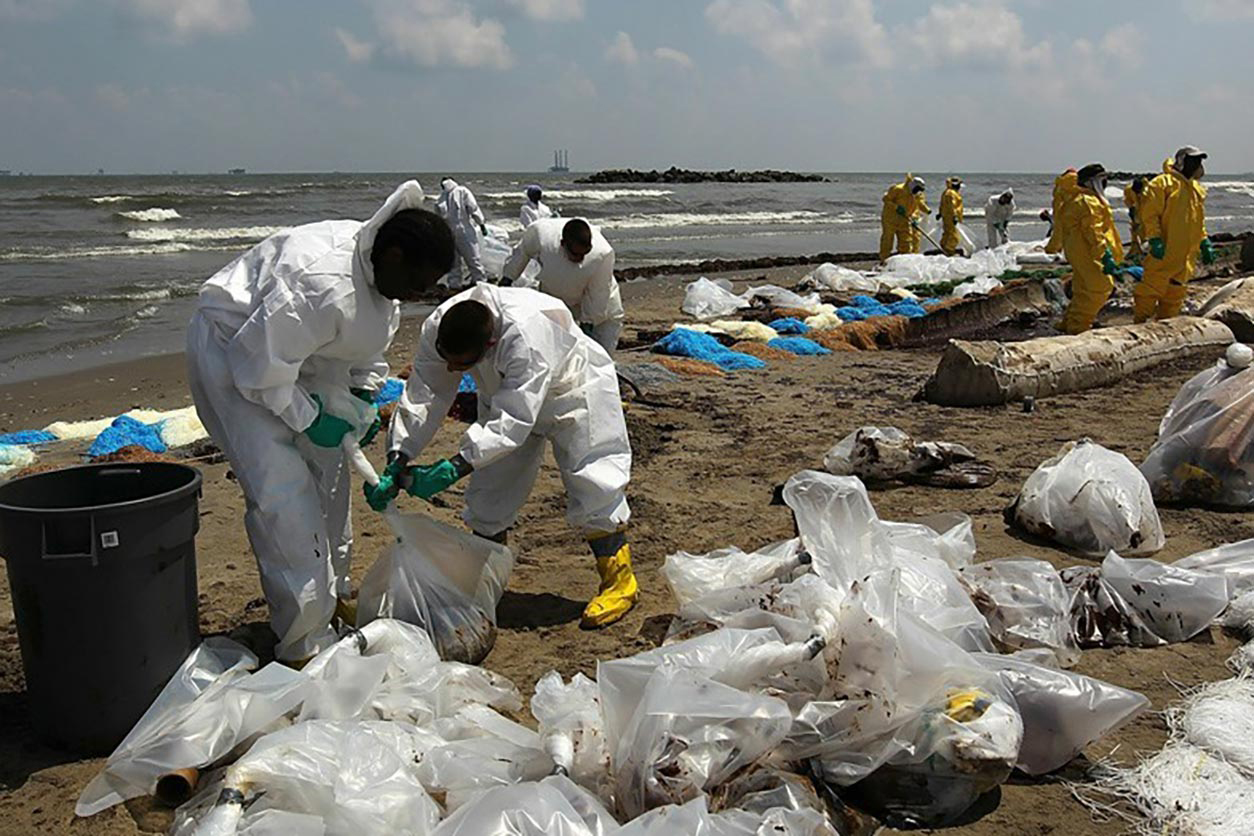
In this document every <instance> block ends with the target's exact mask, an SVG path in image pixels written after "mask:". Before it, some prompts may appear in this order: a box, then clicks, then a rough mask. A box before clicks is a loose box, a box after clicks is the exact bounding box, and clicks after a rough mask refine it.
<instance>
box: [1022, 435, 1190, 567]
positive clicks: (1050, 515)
mask: <svg viewBox="0 0 1254 836" xmlns="http://www.w3.org/2000/svg"><path fill="white" fill-rule="evenodd" d="M1006 516H1007V519H1008V520H1010V521H1012V522H1014V523H1015V524H1016V525H1018V526H1019V527H1020V528H1022V529H1024V530H1025V531H1028V532H1030V533H1031V534H1035V535H1036V536H1038V537H1041V538H1043V539H1045V540H1052V541H1055V542H1057V543H1061V544H1062V545H1064V546H1070V547H1072V548H1076V549H1079V550H1081V551H1083V552H1085V553H1087V554H1093V555H1104V554H1106V553H1107V552H1109V551H1112V550H1114V551H1118V552H1121V553H1125V554H1146V553H1151V552H1156V551H1158V550H1159V549H1161V548H1162V547H1163V544H1164V543H1165V542H1166V541H1165V538H1164V537H1163V528H1162V523H1161V522H1159V519H1158V510H1157V509H1156V508H1155V507H1154V497H1153V496H1152V495H1151V493H1150V487H1149V483H1147V482H1146V481H1145V477H1144V476H1142V475H1141V472H1140V471H1139V470H1137V469H1136V466H1135V465H1133V464H1132V462H1130V461H1128V458H1127V457H1126V456H1124V455H1122V454H1120V453H1115V452H1113V451H1111V450H1107V449H1106V448H1105V447H1102V446H1101V445H1100V444H1098V443H1096V442H1094V441H1092V440H1090V439H1082V440H1080V441H1078V442H1072V443H1068V444H1065V445H1064V446H1063V447H1062V449H1061V450H1059V452H1058V454H1057V455H1056V456H1054V457H1053V458H1052V459H1050V460H1049V461H1047V462H1045V463H1044V464H1042V465H1041V466H1040V467H1038V468H1037V469H1036V471H1035V472H1034V473H1032V475H1031V476H1029V477H1028V479H1027V481H1026V482H1025V483H1024V484H1023V489H1022V490H1021V491H1020V492H1019V496H1018V497H1017V498H1016V499H1015V501H1014V503H1013V504H1012V505H1011V506H1010V507H1009V508H1008V509H1007V511H1006Z"/></svg>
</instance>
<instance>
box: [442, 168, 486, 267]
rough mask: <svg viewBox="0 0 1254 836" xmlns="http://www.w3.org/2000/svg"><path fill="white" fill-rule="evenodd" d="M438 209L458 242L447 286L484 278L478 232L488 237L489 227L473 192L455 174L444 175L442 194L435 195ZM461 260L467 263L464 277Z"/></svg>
mask: <svg viewBox="0 0 1254 836" xmlns="http://www.w3.org/2000/svg"><path fill="white" fill-rule="evenodd" d="M435 211H437V212H439V213H440V217H442V218H444V220H446V221H448V225H449V228H450V229H452V230H453V240H454V242H456V244H457V256H456V257H455V258H454V259H453V268H452V270H451V272H450V273H449V278H448V286H449V287H450V288H452V289H454V290H458V289H460V288H463V287H466V286H467V285H472V284H477V283H479V282H481V281H483V280H484V278H485V274H484V268H483V258H482V256H481V254H480V245H479V236H480V235H482V236H483V237H484V238H487V237H488V228H487V225H486V223H485V221H484V217H483V210H482V209H480V208H479V202H478V201H476V200H475V195H474V193H473V192H471V191H470V189H468V188H466V187H465V186H463V185H461V184H459V183H458V182H457V181H456V180H454V179H453V178H452V177H445V178H444V179H443V180H441V181H440V196H439V197H438V198H436V201H435ZM462 262H465V263H466V273H467V276H466V279H465V281H463V280H462Z"/></svg>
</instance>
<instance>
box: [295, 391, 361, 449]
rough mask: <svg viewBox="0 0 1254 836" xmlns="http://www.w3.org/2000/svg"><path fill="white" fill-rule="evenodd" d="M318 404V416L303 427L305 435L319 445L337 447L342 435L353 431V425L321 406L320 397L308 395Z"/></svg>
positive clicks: (342, 437) (342, 438)
mask: <svg viewBox="0 0 1254 836" xmlns="http://www.w3.org/2000/svg"><path fill="white" fill-rule="evenodd" d="M310 397H311V398H313V401H314V403H316V404H317V405H318V417H317V418H315V419H314V422H313V423H312V424H310V425H309V426H308V427H307V428H306V429H305V435H306V436H308V437H309V440H310V441H312V442H313V443H314V444H316V445H318V446H319V447H328V448H330V447H339V446H340V442H341V441H343V440H344V436H346V435H348V434H349V433H350V432H352V431H353V425H352V424H350V423H349V422H347V421H345V420H344V419H343V418H340V417H338V416H336V415H332V414H331V413H329V412H327V411H326V410H325V409H323V408H322V398H320V397H318V396H317V395H310Z"/></svg>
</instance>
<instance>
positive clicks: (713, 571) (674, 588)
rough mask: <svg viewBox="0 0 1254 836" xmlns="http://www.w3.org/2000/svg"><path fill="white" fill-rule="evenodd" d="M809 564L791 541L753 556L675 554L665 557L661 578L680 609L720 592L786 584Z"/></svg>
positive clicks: (736, 552)
mask: <svg viewBox="0 0 1254 836" xmlns="http://www.w3.org/2000/svg"><path fill="white" fill-rule="evenodd" d="M809 563H810V556H809V555H808V554H806V553H805V551H804V549H802V548H801V540H800V539H796V538H794V539H792V540H784V541H782V542H779V543H773V544H771V545H769V546H764V547H763V548H761V549H759V550H757V551H755V552H745V551H742V550H741V549H738V548H736V547H735V546H731V547H729V548H725V549H718V550H716V551H712V552H710V553H709V554H689V553H688V552H676V553H675V554H671V555H667V557H666V561H665V562H664V563H663V564H662V575H663V576H664V577H665V578H666V583H667V585H668V586H669V587H670V589H671V594H672V595H674V596H675V600H676V601H677V602H678V603H679V604H680V605H681V606H682V605H684V604H687V603H690V602H692V601H695V600H697V599H698V598H701V597H702V596H705V595H708V594H710V593H711V592H714V591H716V590H719V589H727V588H729V587H737V586H750V585H753V584H761V583H766V582H767V581H772V580H780V579H785V580H786V579H787V578H788V577H789V576H790V575H792V574H793V573H794V572H797V571H805V568H804V567H806V566H808V565H809Z"/></svg>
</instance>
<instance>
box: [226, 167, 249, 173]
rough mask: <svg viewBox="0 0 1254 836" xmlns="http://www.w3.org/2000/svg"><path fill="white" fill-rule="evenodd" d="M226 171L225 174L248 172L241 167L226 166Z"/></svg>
mask: <svg viewBox="0 0 1254 836" xmlns="http://www.w3.org/2000/svg"><path fill="white" fill-rule="evenodd" d="M226 173H227V174H247V173H248V172H247V171H246V170H245V169H242V168H228V169H227V170H226Z"/></svg>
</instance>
